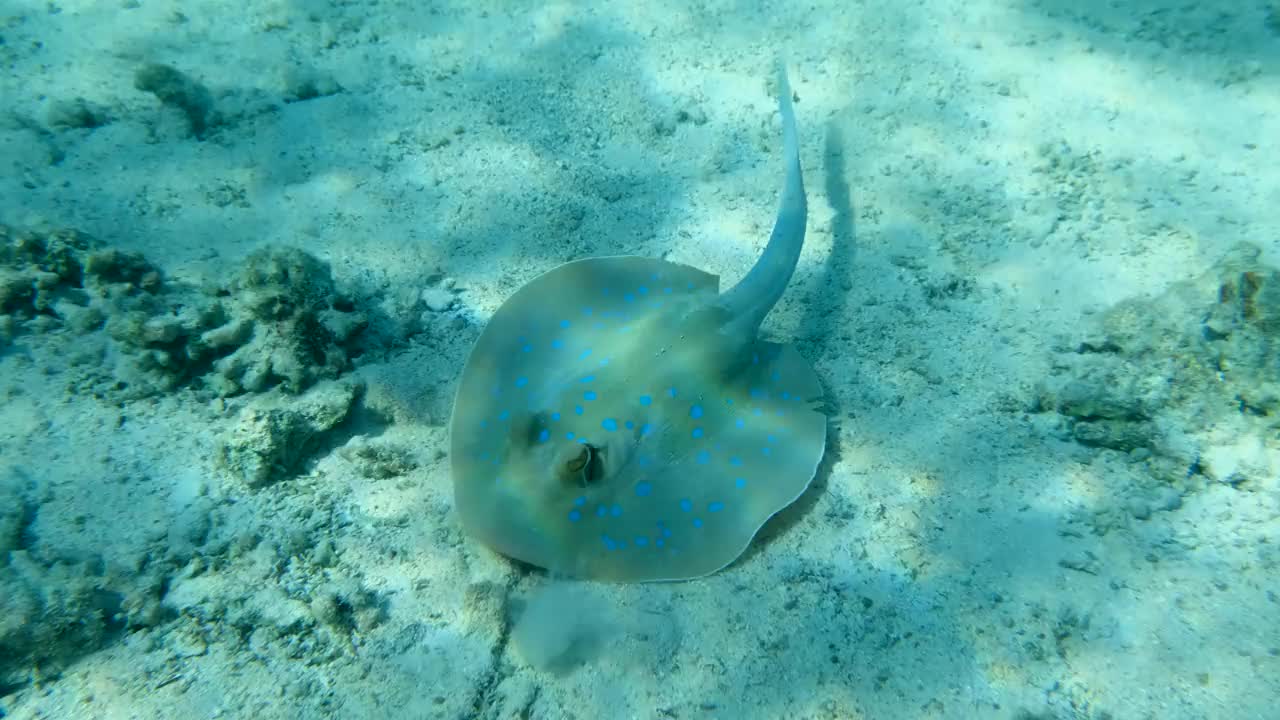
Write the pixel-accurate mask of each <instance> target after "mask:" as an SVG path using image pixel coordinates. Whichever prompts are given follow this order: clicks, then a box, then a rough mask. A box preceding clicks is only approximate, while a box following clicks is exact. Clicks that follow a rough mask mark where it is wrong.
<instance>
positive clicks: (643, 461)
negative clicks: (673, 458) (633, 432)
mask: <svg viewBox="0 0 1280 720" xmlns="http://www.w3.org/2000/svg"><path fill="white" fill-rule="evenodd" d="M637 462H639V463H640V467H649V466H650V465H652V464H653V458H651V457H649V456H648V455H641V456H640V459H639V460H638V461H637Z"/></svg>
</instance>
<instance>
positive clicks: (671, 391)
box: [667, 388, 676, 397]
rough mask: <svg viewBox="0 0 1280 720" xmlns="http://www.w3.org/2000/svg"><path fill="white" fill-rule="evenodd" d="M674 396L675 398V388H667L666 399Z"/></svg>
mask: <svg viewBox="0 0 1280 720" xmlns="http://www.w3.org/2000/svg"><path fill="white" fill-rule="evenodd" d="M675 396H676V389H675V388H667V397H675Z"/></svg>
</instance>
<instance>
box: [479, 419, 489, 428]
mask: <svg viewBox="0 0 1280 720" xmlns="http://www.w3.org/2000/svg"><path fill="white" fill-rule="evenodd" d="M487 427H489V421H488V420H481V421H480V429H481V430H483V429H485V428H487Z"/></svg>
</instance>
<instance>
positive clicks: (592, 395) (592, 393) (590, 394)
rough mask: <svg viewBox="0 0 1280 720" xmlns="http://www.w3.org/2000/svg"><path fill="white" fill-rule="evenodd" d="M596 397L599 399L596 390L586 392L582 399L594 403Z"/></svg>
mask: <svg viewBox="0 0 1280 720" xmlns="http://www.w3.org/2000/svg"><path fill="white" fill-rule="evenodd" d="M596 397H597V395H596V391H595V390H588V391H586V392H584V393H582V399H583V400H586V401H588V402H590V401H592V400H595V399H596Z"/></svg>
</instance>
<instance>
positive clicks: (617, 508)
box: [609, 505, 622, 517]
mask: <svg viewBox="0 0 1280 720" xmlns="http://www.w3.org/2000/svg"><path fill="white" fill-rule="evenodd" d="M609 514H610V515H612V516H614V517H618V516H620V515H622V506H621V505H614V506H613V507H611V508H609Z"/></svg>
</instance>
